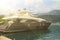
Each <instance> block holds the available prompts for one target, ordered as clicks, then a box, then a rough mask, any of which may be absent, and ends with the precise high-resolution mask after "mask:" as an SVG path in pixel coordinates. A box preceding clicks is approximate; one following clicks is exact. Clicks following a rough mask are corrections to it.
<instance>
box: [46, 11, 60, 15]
mask: <svg viewBox="0 0 60 40" xmlns="http://www.w3.org/2000/svg"><path fill="white" fill-rule="evenodd" d="M47 14H50V15H60V10H52V11H50V12H49V13H47Z"/></svg>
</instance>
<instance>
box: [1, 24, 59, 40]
mask: <svg viewBox="0 0 60 40" xmlns="http://www.w3.org/2000/svg"><path fill="white" fill-rule="evenodd" d="M0 35H3V36H6V37H8V38H10V39H12V40H60V23H52V24H51V25H50V26H49V28H48V29H47V30H35V31H33V30H31V31H23V32H15V33H1V32H0Z"/></svg>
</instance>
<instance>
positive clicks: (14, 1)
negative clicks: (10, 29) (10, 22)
mask: <svg viewBox="0 0 60 40" xmlns="http://www.w3.org/2000/svg"><path fill="white" fill-rule="evenodd" d="M22 8H27V9H28V10H32V11H34V12H41V13H43V12H44V13H45V12H49V11H51V10H55V9H60V0H0V14H5V15H6V14H8V13H9V12H14V13H16V12H17V10H18V9H22Z"/></svg>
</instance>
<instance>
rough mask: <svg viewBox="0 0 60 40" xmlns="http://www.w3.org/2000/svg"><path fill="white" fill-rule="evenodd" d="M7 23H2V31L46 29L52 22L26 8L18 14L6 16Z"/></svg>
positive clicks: (0, 27) (0, 28)
mask: <svg viewBox="0 0 60 40" xmlns="http://www.w3.org/2000/svg"><path fill="white" fill-rule="evenodd" d="M2 20H4V21H5V24H3V25H0V32H18V31H28V30H46V29H48V27H49V26H50V24H51V22H50V21H47V20H45V19H42V18H38V17H35V15H33V14H32V12H30V11H27V10H26V9H23V10H20V11H19V13H18V15H13V16H9V17H4V18H2Z"/></svg>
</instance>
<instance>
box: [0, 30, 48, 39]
mask: <svg viewBox="0 0 60 40" xmlns="http://www.w3.org/2000/svg"><path fill="white" fill-rule="evenodd" d="M46 33H49V31H48V30H34V31H33V30H32V31H27V32H26V31H25V32H18V33H0V35H4V36H7V37H9V38H11V39H14V38H15V39H16V40H36V39H43V35H44V34H46Z"/></svg>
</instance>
